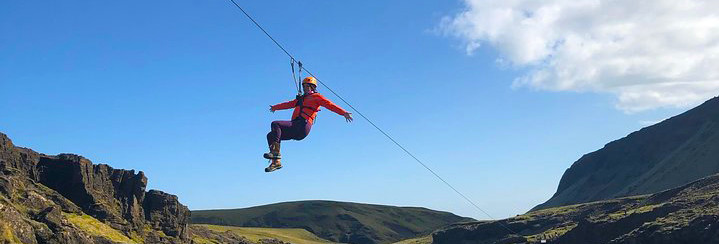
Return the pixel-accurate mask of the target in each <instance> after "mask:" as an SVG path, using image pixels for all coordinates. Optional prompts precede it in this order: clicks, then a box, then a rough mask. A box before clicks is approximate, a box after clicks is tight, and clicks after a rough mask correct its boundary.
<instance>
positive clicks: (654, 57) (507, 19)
mask: <svg viewBox="0 0 719 244" xmlns="http://www.w3.org/2000/svg"><path fill="white" fill-rule="evenodd" d="M465 3H466V8H465V9H463V10H462V11H461V12H459V13H458V14H456V15H453V16H448V17H445V18H444V19H443V20H442V23H441V24H440V29H441V30H442V31H443V32H444V33H445V34H448V35H452V36H455V37H457V38H459V39H460V40H462V41H463V43H464V45H465V49H466V51H467V53H468V54H471V53H473V52H474V51H475V50H477V49H478V48H480V47H481V48H484V47H486V46H491V47H494V48H496V49H497V50H499V53H500V54H501V57H498V59H499V60H502V62H507V63H509V64H511V65H513V66H516V67H522V68H526V69H527V70H529V71H528V72H527V73H525V74H524V75H522V76H521V77H517V79H516V80H515V81H514V84H513V86H515V87H533V88H538V89H542V90H550V91H589V92H605V93H611V94H615V95H616V98H617V103H616V107H617V108H618V109H621V110H623V111H625V112H628V113H631V112H638V111H643V110H647V109H653V108H658V107H685V106H691V105H696V104H698V103H700V102H702V101H704V100H706V99H708V98H711V97H713V96H716V95H719V11H717V10H719V1H716V0H705V1H701V0H634V1H626V0H544V1H536V0H504V1H493V0H465Z"/></svg>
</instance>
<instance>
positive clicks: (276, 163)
mask: <svg viewBox="0 0 719 244" xmlns="http://www.w3.org/2000/svg"><path fill="white" fill-rule="evenodd" d="M281 168H282V164H281V163H280V159H273V160H272V163H270V166H267V168H265V172H272V171H275V170H278V169H281Z"/></svg>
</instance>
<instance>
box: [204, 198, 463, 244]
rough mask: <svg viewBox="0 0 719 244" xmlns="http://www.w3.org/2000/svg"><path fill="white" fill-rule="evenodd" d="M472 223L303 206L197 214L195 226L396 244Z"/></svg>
mask: <svg viewBox="0 0 719 244" xmlns="http://www.w3.org/2000/svg"><path fill="white" fill-rule="evenodd" d="M471 220H472V219H469V218H464V217H460V216H457V215H454V214H451V213H448V212H440V211H434V210H430V209H426V208H415V207H393V206H382V205H371V204H359V203H347V202H334V201H299V202H285V203H277V204H271V205H264V206H258V207H251V208H244V209H229V210H201V211H192V216H191V221H192V223H194V224H214V225H225V226H242V227H269V228H301V229H305V230H307V231H310V232H312V233H314V234H315V235H317V236H319V237H321V238H324V239H327V240H330V241H334V242H351V243H358V244H363V243H391V242H395V241H399V240H404V239H408V238H413V237H417V236H418V235H421V234H428V233H430V232H431V231H433V230H436V229H438V228H440V227H443V226H446V225H449V224H452V223H457V222H463V221H471Z"/></svg>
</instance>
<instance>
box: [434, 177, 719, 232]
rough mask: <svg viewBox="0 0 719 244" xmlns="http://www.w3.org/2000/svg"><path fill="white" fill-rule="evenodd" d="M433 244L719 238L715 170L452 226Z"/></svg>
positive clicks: (444, 230)
mask: <svg viewBox="0 0 719 244" xmlns="http://www.w3.org/2000/svg"><path fill="white" fill-rule="evenodd" d="M432 237H433V241H434V243H437V244H444V243H451V244H462V243H540V242H541V240H546V241H548V243H589V244H592V243H597V244H604V243H612V244H614V243H661V244H683V243H686V244H690V243H719V174H718V175H713V176H709V177H706V178H703V179H700V180H697V181H694V182H691V183H689V184H686V185H683V186H680V187H677V188H673V189H670V190H667V191H663V192H660V193H656V194H654V195H642V196H634V197H627V198H619V199H612V200H605V201H599V202H591V203H584V204H577V205H569V206H563V207H555V208H548V209H543V210H538V211H533V212H529V213H527V214H524V215H519V216H516V217H514V218H509V219H504V220H498V221H486V222H475V223H465V224H458V225H454V226H451V227H448V228H445V229H442V230H439V231H436V232H434V233H433V235H432Z"/></svg>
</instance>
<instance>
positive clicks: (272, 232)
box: [193, 224, 333, 244]
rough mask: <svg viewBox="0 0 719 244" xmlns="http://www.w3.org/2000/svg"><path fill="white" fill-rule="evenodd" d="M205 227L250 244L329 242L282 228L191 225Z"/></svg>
mask: <svg viewBox="0 0 719 244" xmlns="http://www.w3.org/2000/svg"><path fill="white" fill-rule="evenodd" d="M193 226H201V227H205V228H207V229H209V230H211V231H215V232H221V233H224V232H227V231H230V232H232V233H234V234H237V235H240V236H243V237H245V238H247V239H248V240H249V241H251V242H255V243H259V242H260V240H262V239H277V240H280V241H284V242H290V243H293V244H328V243H333V242H331V241H328V240H325V239H322V238H319V237H317V236H316V235H314V234H312V233H310V232H309V231H306V230H304V229H296V228H295V229H291V228H289V229H283V228H258V227H235V226H221V225H204V224H200V225H193Z"/></svg>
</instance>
